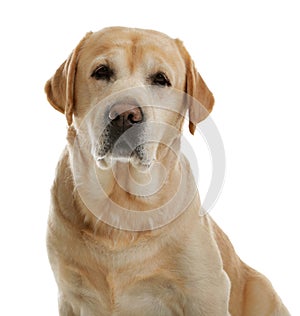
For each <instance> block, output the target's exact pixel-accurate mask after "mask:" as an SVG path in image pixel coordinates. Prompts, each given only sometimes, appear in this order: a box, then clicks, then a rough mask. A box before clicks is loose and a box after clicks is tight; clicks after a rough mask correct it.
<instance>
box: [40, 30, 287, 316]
mask: <svg viewBox="0 0 300 316" xmlns="http://www.w3.org/2000/svg"><path fill="white" fill-rule="evenodd" d="M171 91H173V92H171ZM45 92H46V94H47V98H48V101H49V102H50V104H51V105H52V106H53V107H54V108H55V109H56V110H58V111H60V112H61V113H64V114H65V116H66V120H67V123H68V126H69V128H68V136H67V140H68V144H67V146H66V148H65V150H64V152H63V154H62V157H61V159H60V161H59V163H58V166H57V170H56V177H55V181H54V184H53V187H52V191H51V192H52V194H51V196H52V200H51V208H50V215H49V221H48V233H47V249H48V255H49V261H50V264H51V267H52V270H53V272H54V276H55V278H56V282H57V285H58V289H59V314H60V315H61V316H67V315H68V316H71V315H72V316H79V315H81V316H96V315H97V316H99V315H103V316H106V315H114V316H116V315H119V316H134V315H138V316H141V315H144V316H158V315H163V316H167V315H188V316H196V315H206V316H207V315H211V316H225V315H232V316H263V315H265V316H267V315H273V316H275V315H277V316H284V315H289V312H288V310H287V309H286V307H285V306H284V305H283V303H282V301H281V299H280V298H279V296H278V295H277V294H276V292H275V290H274V289H273V287H272V285H271V283H270V282H269V280H268V279H267V278H266V277H265V276H263V275H262V274H260V273H259V272H257V271H255V270H254V269H252V268H251V267H249V266H248V265H246V264H245V263H244V262H242V261H241V260H240V258H239V257H238V256H237V254H236V253H235V250H234V248H233V246H232V244H231V243H230V241H229V239H228V237H227V236H226V235H225V234H224V232H223V231H222V230H221V229H220V228H219V227H218V226H217V224H216V223H215V222H214V221H213V219H212V218H211V217H210V216H209V215H208V214H200V209H201V205H200V199H199V195H198V192H197V189H196V184H195V181H194V180H193V176H192V173H191V168H190V165H189V162H188V161H187V159H186V158H185V156H184V155H183V154H182V153H181V152H180V139H181V137H180V136H181V133H182V130H183V123H184V119H185V116H186V117H188V120H189V130H190V132H191V133H192V134H194V132H195V130H196V126H197V124H198V123H199V122H201V121H202V120H204V119H205V118H206V117H207V116H208V115H209V113H210V112H211V111H212V108H213V105H214V97H213V94H212V93H211V91H210V90H209V89H208V87H207V85H206V84H205V82H204V80H203V79H202V77H201V76H200V74H199V73H198V71H197V70H196V68H195V65H194V62H193V60H192V59H191V57H190V55H189V53H188V51H187V50H186V48H185V47H184V45H183V43H182V42H181V41H180V40H178V39H172V38H170V37H168V36H167V35H164V34H162V33H160V32H156V31H152V30H142V29H132V28H122V27H112V28H106V29H104V30H101V31H99V32H95V33H93V32H90V33H87V34H86V36H85V37H84V38H83V39H82V40H81V41H80V43H79V44H78V45H77V47H76V48H75V49H74V50H73V52H72V53H71V55H70V56H69V57H68V58H67V60H66V61H65V62H64V63H63V64H62V65H61V66H60V67H59V68H58V69H57V71H56V72H55V74H54V75H53V76H52V77H51V79H49V80H48V81H47V83H46V85H45ZM159 102H160V103H161V106H160V107H156V106H155V104H157V103H159Z"/></svg>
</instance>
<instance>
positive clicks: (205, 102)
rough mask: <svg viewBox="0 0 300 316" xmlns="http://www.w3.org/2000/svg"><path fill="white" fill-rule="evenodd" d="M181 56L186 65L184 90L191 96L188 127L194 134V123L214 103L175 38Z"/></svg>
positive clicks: (210, 109) (195, 123)
mask: <svg viewBox="0 0 300 316" xmlns="http://www.w3.org/2000/svg"><path fill="white" fill-rule="evenodd" d="M175 41H176V44H177V46H178V48H179V51H180V53H181V56H182V57H183V59H184V61H185V66H186V88H185V92H186V93H187V94H188V95H190V96H191V97H192V98H188V105H189V120H190V122H189V129H190V132H191V134H193V135H194V133H195V129H196V125H197V124H198V123H199V122H201V121H202V120H204V119H205V118H206V117H207V116H208V115H209V113H210V112H211V111H212V108H213V105H214V97H213V94H212V93H211V92H210V90H209V89H208V87H207V85H206V84H205V82H204V80H203V79H202V78H201V76H200V74H199V73H198V71H197V69H196V67H195V65H194V62H193V60H192V59H191V56H190V55H189V53H188V51H187V50H186V48H185V47H184V46H183V44H182V42H181V41H180V40H178V39H176V40H175Z"/></svg>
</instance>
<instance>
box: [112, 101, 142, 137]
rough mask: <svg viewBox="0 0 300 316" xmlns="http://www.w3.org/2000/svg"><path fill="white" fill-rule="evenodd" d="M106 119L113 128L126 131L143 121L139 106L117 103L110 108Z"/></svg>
mask: <svg viewBox="0 0 300 316" xmlns="http://www.w3.org/2000/svg"><path fill="white" fill-rule="evenodd" d="M108 117H109V119H110V121H111V124H112V125H113V126H115V127H118V128H122V130H123V131H125V130H127V129H128V128H130V127H131V126H132V125H134V124H138V123H141V122H142V121H143V113H142V110H141V108H140V107H139V106H136V105H133V104H127V103H117V104H115V105H113V106H112V108H111V109H110V111H109V114H108Z"/></svg>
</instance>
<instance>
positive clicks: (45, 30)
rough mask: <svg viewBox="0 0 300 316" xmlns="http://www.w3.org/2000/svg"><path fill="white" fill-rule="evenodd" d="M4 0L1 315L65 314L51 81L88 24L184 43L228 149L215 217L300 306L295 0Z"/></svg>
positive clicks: (299, 22) (0, 11) (296, 311)
mask: <svg viewBox="0 0 300 316" xmlns="http://www.w3.org/2000/svg"><path fill="white" fill-rule="evenodd" d="M1 3H2V4H1V8H0V21H1V28H0V32H1V49H0V52H1V58H0V78H1V94H0V96H1V99H0V106H1V116H0V117H1V122H0V128H1V134H0V135H1V136H0V137H1V147H0V148H1V156H0V157H1V158H0V159H1V164H0V168H1V169H0V181H1V200H0V201H1V204H0V205H1V217H0V218H1V229H0V234H1V238H0V242H1V259H0V264H1V270H0V271H1V281H0V286H1V312H0V313H1V315H5V316H7V315H30V316H34V315H38V316H41V315H43V316H53V315H57V307H56V306H57V305H56V285H55V282H54V279H53V276H52V272H51V270H50V266H49V264H48V260H47V255H46V249H45V233H46V225H47V215H48V205H49V188H50V186H51V183H52V179H53V177H54V169H55V166H56V162H57V160H58V157H59V154H60V152H61V150H62V148H63V146H64V144H65V135H66V122H65V119H64V117H63V115H61V114H60V113H58V112H56V111H55V110H54V109H53V108H52V107H51V106H50V105H49V104H48V103H47V101H46V97H45V95H44V92H43V86H44V83H45V81H46V80H47V79H48V78H49V77H50V76H51V75H52V74H53V73H54V71H55V70H56V69H57V68H58V66H59V65H60V64H61V63H62V62H63V61H64V59H65V58H66V57H67V56H68V54H69V53H70V52H71V50H72V49H73V48H74V47H75V45H76V44H77V43H78V42H79V40H80V39H81V37H83V35H84V34H85V32H87V31H90V30H93V31H96V30H99V29H101V28H103V27H106V26H111V25H122V26H133V27H141V28H151V29H156V30H159V31H162V32H164V33H167V34H168V35H170V36H171V37H179V38H181V39H182V40H183V41H184V43H185V45H186V47H187V48H188V50H189V52H190V54H191V55H192V57H193V59H194V60H195V63H196V65H197V67H198V70H199V71H200V73H201V74H202V76H203V78H204V79H205V81H206V83H207V84H208V86H209V87H210V89H211V90H212V91H213V93H214V95H215V99H216V104H215V108H214V111H213V114H212V118H213V119H214V121H215V123H216V124H217V126H218V128H219V130H220V133H221V135H222V138H223V142H224V146H225V152H226V161H227V168H226V180H225V184H224V188H223V192H222V194H221V196H220V198H219V200H218V202H217V204H216V205H215V207H214V208H213V210H211V215H212V216H213V217H214V218H215V219H216V221H217V222H218V223H219V225H220V226H221V227H222V228H223V230H224V231H225V232H226V233H227V234H228V235H229V237H230V239H231V241H232V242H233V244H234V245H235V248H236V250H237V252H238V254H239V255H240V257H241V258H242V259H243V260H244V261H245V262H247V263H248V264H249V265H251V266H252V267H254V268H256V269H258V270H259V271H261V272H263V273H264V274H265V275H266V276H268V277H269V279H270V280H271V281H272V283H273V285H274V287H275V288H276V290H277V292H278V293H279V294H280V296H281V297H282V299H283V301H284V302H285V304H286V305H287V307H288V308H289V309H290V311H291V314H292V315H300V307H299V283H300V273H299V267H300V259H299V242H300V233H299V231H300V229H299V213H300V202H299V197H300V194H299V179H300V167H299V162H300V150H299V137H300V124H299V119H300V115H299V114H300V110H299V107H300V96H299V95H300V94H299V88H300V85H299V84H300V79H299V78H300V62H299V60H300V48H299V38H300V36H299V30H300V19H299V6H298V3H297V1H291V0H284V1H277V0H273V1H266V0H260V1H258V0H256V1H253V0H252V1H241V0H239V1H238V0H235V1H234V0H229V1H221V0H220V1H214V0H210V1H189V0H184V1H181V2H180V1H178V2H175V1H155V0H152V1H147V2H143V1H129V0H128V1H88V0H85V1H75V0H74V1H69V2H67V1H62V0H60V1H57V0H52V1H32V0H27V1H10V2H8V1H2V2H1ZM202 141H203V140H201V138H199V142H202ZM199 157H200V159H199V166H200V182H201V175H202V174H203V182H205V181H206V182H207V180H205V177H206V174H207V172H206V170H208V169H209V168H210V166H209V164H210V161H209V160H207V159H203V160H201V157H202V155H201V153H199ZM203 157H205V154H203ZM207 168H208V169H207ZM201 172H202V173H201ZM203 191H205V188H204V189H203ZM202 195H203V193H202ZM258 316H259V315H258Z"/></svg>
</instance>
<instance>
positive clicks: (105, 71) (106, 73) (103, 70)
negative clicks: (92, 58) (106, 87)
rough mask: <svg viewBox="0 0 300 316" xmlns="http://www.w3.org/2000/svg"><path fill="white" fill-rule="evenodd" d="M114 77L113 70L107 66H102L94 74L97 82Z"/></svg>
mask: <svg viewBox="0 0 300 316" xmlns="http://www.w3.org/2000/svg"><path fill="white" fill-rule="evenodd" d="M112 75H113V71H112V69H110V68H109V67H108V66H106V65H101V66H99V67H97V68H96V69H95V70H94V71H93V73H92V77H93V78H95V79H96V80H110V78H111V77H112Z"/></svg>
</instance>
